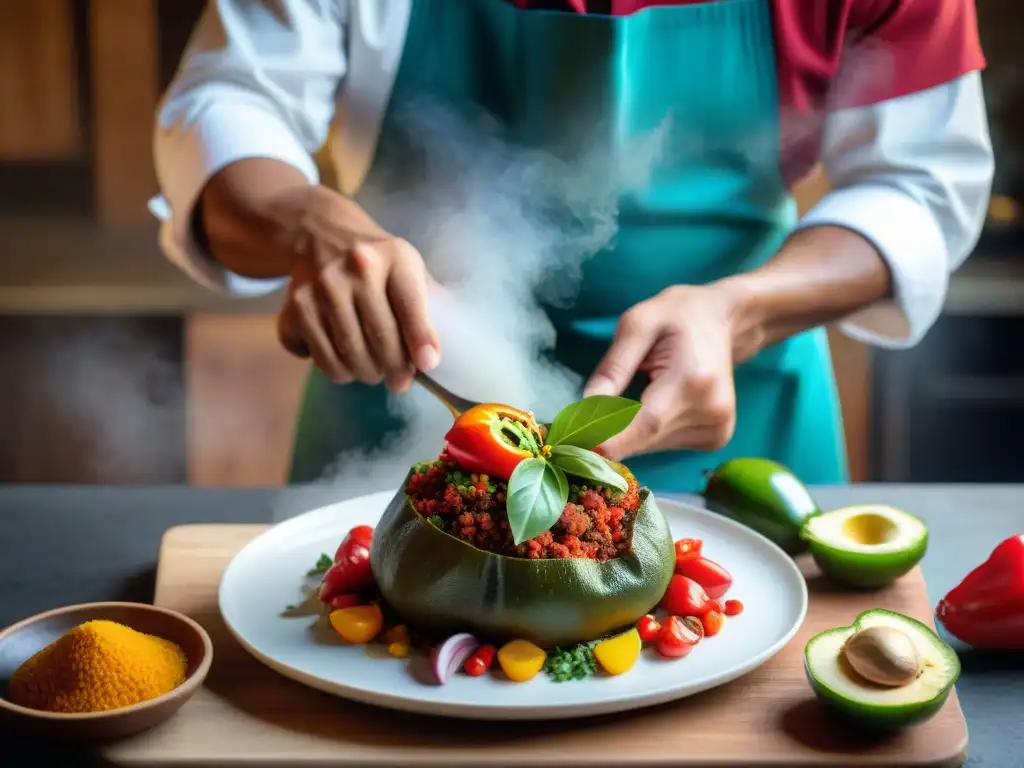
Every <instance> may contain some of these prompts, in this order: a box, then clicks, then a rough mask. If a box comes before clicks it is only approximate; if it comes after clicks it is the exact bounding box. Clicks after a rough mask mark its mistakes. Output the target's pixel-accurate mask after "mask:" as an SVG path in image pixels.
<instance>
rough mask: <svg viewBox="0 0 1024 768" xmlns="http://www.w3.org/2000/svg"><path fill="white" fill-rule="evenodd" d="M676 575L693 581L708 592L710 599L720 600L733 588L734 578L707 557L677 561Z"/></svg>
mask: <svg viewBox="0 0 1024 768" xmlns="http://www.w3.org/2000/svg"><path fill="white" fill-rule="evenodd" d="M676 573H678V574H679V575H680V576H686V577H687V578H688V579H693V580H694V581H696V582H697V583H698V584H700V585H701V586H702V587H704V591H705V592H707V594H708V597H712V598H719V597H721V596H722V595H724V594H725V593H726V592H728V591H729V587H731V586H732V576H730V575H729V572H728V571H727V570H725V568H723V567H722V566H720V565H719V564H718V563H716V562H714V561H713V560H708V559H707V558H706V557H700V556H698V557H691V558H689V559H687V560H683V561H682V562H679V561H678V560H677V561H676Z"/></svg>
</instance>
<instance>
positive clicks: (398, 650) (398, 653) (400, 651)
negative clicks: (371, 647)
mask: <svg viewBox="0 0 1024 768" xmlns="http://www.w3.org/2000/svg"><path fill="white" fill-rule="evenodd" d="M411 650H412V649H411V648H410V647H409V643H408V642H406V641H405V640H396V641H395V642H393V643H391V644H389V645H388V653H390V654H391V655H392V656H394V657H395V658H396V659H404V658H405V657H406V656H408V655H409V653H410V652H411Z"/></svg>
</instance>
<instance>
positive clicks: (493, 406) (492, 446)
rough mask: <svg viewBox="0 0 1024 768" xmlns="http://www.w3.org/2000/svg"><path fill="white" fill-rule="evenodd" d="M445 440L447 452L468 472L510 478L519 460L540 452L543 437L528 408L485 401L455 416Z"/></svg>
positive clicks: (496, 477) (504, 478)
mask: <svg viewBox="0 0 1024 768" xmlns="http://www.w3.org/2000/svg"><path fill="white" fill-rule="evenodd" d="M445 441H446V443H447V445H446V448H447V451H448V455H449V456H451V458H452V460H453V461H455V462H456V463H457V464H458V465H459V466H460V467H462V468H463V469H464V470H466V471H467V472H478V473H480V474H484V475H488V476H489V477H493V478H495V479H498V480H506V481H507V480H508V479H509V478H510V477H512V471H513V470H514V469H515V468H516V467H517V466H518V465H519V462H521V461H523V460H525V459H529V458H532V457H534V456H537V455H538V454H539V453H540V447H541V445H542V443H543V438H541V435H540V428H539V427H538V426H537V422H536V420H535V419H534V418H533V416H532V415H531V414H529V413H527V412H526V411H520V410H517V409H516V408H510V407H509V406H507V405H499V404H497V403H484V404H482V405H475V406H473V407H472V408H470V409H469V410H467V411H464V412H463V413H462V414H461V415H460V416H459V417H458V418H456V419H455V424H453V425H452V428H451V429H450V430H448V434H447V435H445Z"/></svg>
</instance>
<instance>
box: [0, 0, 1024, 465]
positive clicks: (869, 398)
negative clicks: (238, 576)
mask: <svg viewBox="0 0 1024 768" xmlns="http://www.w3.org/2000/svg"><path fill="white" fill-rule="evenodd" d="M977 5H978V11H979V18H980V25H981V31H982V38H983V42H984V46H985V51H986V54H987V56H988V59H989V69H988V71H987V73H986V75H985V77H986V91H987V96H988V98H989V100H990V105H989V106H990V119H991V122H992V127H993V134H994V141H995V143H996V153H997V178H996V185H995V195H994V197H993V202H992V205H991V208H990V216H989V219H988V223H987V226H986V230H985V234H984V236H983V237H982V240H981V242H980V243H979V245H978V247H977V250H976V252H975V254H974V255H973V256H972V257H971V258H970V259H969V261H968V263H967V264H966V266H965V267H964V268H963V269H961V270H960V271H959V272H958V273H957V274H956V275H954V277H953V279H952V285H951V289H950V294H949V299H948V301H947V305H946V310H945V313H944V315H943V317H942V318H941V319H940V321H939V323H938V324H937V326H936V327H935V328H934V330H933V331H932V332H931V334H930V335H929V336H928V337H927V339H926V340H925V341H924V342H923V343H922V344H921V345H920V346H919V347H918V348H916V349H914V350H912V351H910V352H902V353H887V352H881V351H878V350H868V349H866V348H865V347H863V346H862V345H859V344H856V343H854V342H851V341H849V340H846V339H844V338H842V337H838V336H835V335H833V355H834V358H835V363H836V369H837V374H838V377H839V382H840V388H841V397H842V401H843V408H844V412H845V419H846V429H847V442H848V447H849V456H850V467H851V472H852V476H853V478H854V479H855V480H880V481H911V482H939V481H943V482H1000V481H1020V480H1021V479H1022V478H1024V475H1022V473H1021V469H1020V468H1021V467H1024V437H1022V435H1024V58H1022V57H1024V47H1022V45H1021V43H1022V42H1024V4H1022V3H1021V2H1020V0H977ZM202 6H203V0H0V482H2V483H173V484H176V483H191V484H197V485H274V484H279V483H282V482H283V481H284V478H285V472H286V465H287V457H288V454H289V451H290V448H291V439H292V424H293V420H294V416H295V413H296V408H297V405H298V401H299V396H300V393H301V388H302V384H303V377H304V374H305V371H306V364H305V363H303V362H301V361H297V360H295V359H293V358H291V357H289V356H288V355H286V354H285V353H284V352H283V351H281V350H280V349H279V348H278V346H277V341H276V336H275V331H274V313H275V311H276V308H277V306H278V304H279V302H280V297H279V296H272V297H268V298H265V299H259V300H246V301H237V300H235V301H227V300H224V299H220V298H219V297H217V296H215V295H213V294H211V293H208V292H206V291H204V290H203V289H201V288H199V287H198V286H196V285H194V284H192V283H191V282H190V281H189V280H188V279H187V278H186V277H185V276H184V275H183V274H181V273H180V272H179V271H177V270H176V269H175V268H174V267H172V266H171V265H170V264H169V263H168V262H166V261H165V260H164V258H163V257H162V255H161V254H160V252H159V250H158V247H157V241H156V224H155V221H154V220H153V219H152V218H151V216H150V214H149V213H148V211H147V209H146V201H147V199H148V198H149V197H150V196H151V195H152V194H153V193H154V192H155V191H156V183H155V180H154V173H153V165H152V157H151V150H150V146H151V144H150V138H151V130H152V124H153V111H154V106H155V104H156V102H157V99H158V98H159V95H160V93H161V92H162V91H163V89H164V88H165V87H166V85H167V83H168V81H169V80H170V78H171V76H172V74H173V71H174V69H175V67H176V65H177V61H178V57H179V55H180V53H181V51H182V49H183V47H184V45H185V42H186V40H187V37H188V34H189V31H190V29H191V26H192V24H193V22H194V20H195V19H196V17H197V16H198V14H199V12H200V10H201V8H202ZM825 189H826V182H825V180H824V179H823V178H822V177H821V175H820V174H814V175H812V177H811V178H809V179H807V180H806V181H805V183H804V184H802V185H801V189H800V193H799V199H800V203H801V206H802V207H804V208H806V207H807V206H808V205H811V204H812V203H813V202H814V200H816V199H817V197H818V196H820V194H821V193H822V192H823V191H824V190H825Z"/></svg>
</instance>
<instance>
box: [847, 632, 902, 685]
mask: <svg viewBox="0 0 1024 768" xmlns="http://www.w3.org/2000/svg"><path fill="white" fill-rule="evenodd" d="M843 655H844V656H845V658H846V661H847V663H849V665H850V666H851V667H852V668H853V670H854V672H856V673H857V674H858V675H860V676H861V677H863V678H864V679H865V680H868V681H870V682H872V683H876V684H878V685H885V686H890V687H892V688H898V687H900V686H904V685H908V684H910V683H912V682H913V681H914V680H916V679H917V676H918V675H919V674H920V672H921V654H920V653H918V650H917V646H915V645H914V641H913V640H911V639H910V637H908V636H907V634H906V633H905V632H902V631H900V630H899V629H896V628H894V627H886V626H875V627H866V628H864V629H862V630H860V631H858V632H855V633H854V634H853V635H851V636H850V638H849V639H848V640H847V641H846V642H845V643H844V644H843Z"/></svg>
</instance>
